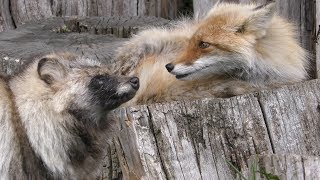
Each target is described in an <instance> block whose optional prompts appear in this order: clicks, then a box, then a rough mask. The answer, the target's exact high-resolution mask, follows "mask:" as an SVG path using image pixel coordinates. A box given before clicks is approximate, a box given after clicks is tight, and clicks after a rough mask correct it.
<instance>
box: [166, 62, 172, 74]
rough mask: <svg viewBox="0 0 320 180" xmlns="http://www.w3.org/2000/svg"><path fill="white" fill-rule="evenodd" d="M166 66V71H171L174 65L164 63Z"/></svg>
mask: <svg viewBox="0 0 320 180" xmlns="http://www.w3.org/2000/svg"><path fill="white" fill-rule="evenodd" d="M166 68H167V70H168V72H171V71H172V70H173V68H174V65H173V64H171V63H169V64H167V65H166Z"/></svg>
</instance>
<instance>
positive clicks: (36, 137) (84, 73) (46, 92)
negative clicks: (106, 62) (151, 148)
mask: <svg viewBox="0 0 320 180" xmlns="http://www.w3.org/2000/svg"><path fill="white" fill-rule="evenodd" d="M137 88H138V79H137V78H129V77H120V76H113V75H112V74H110V71H109V70H108V69H107V68H106V67H105V66H103V65H101V64H100V63H99V62H97V61H93V60H90V59H87V58H83V57H77V56H74V55H72V54H67V53H55V54H50V55H47V56H45V57H43V58H40V59H36V60H35V61H34V62H32V63H31V64H30V65H28V66H27V67H26V68H25V69H24V70H23V71H22V72H21V73H20V74H17V75H16V76H13V77H10V78H0V179H35V180H37V179H39V180H40V179H95V178H96V177H97V173H98V170H99V167H100V165H101V163H102V160H103V157H104V155H105V152H104V150H105V149H106V145H107V142H108V141H109V140H110V139H112V137H113V134H114V131H113V130H114V129H113V124H114V122H115V120H114V118H113V117H112V115H111V114H110V113H109V112H110V111H111V110H112V109H114V108H116V107H118V106H119V105H121V104H122V103H124V102H126V101H128V100H129V99H131V98H132V97H133V96H134V94H135V92H136V90H137Z"/></svg>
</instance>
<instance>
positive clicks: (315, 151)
mask: <svg viewBox="0 0 320 180" xmlns="http://www.w3.org/2000/svg"><path fill="white" fill-rule="evenodd" d="M319 92H320V80H313V81H309V82H305V83H301V84H297V85H290V86H286V87H282V88H279V89H275V90H270V91H262V92H258V93H256V94H248V95H243V96H238V97H233V98H228V99H202V100H197V101H190V102H189V101H181V102H172V103H166V104H154V105H144V106H137V107H130V108H126V109H121V110H119V111H120V112H118V115H119V121H120V124H121V125H120V126H119V127H120V135H119V136H118V141H119V142H120V143H119V144H120V145H121V146H118V147H117V150H119V151H123V152H124V153H122V154H120V158H119V160H120V164H123V165H124V166H123V167H122V170H125V172H126V173H123V174H124V178H125V179H126V178H129V177H130V178H132V177H135V178H136V179H141V178H146V179H154V178H156V179H212V178H214V179H234V178H239V175H238V174H237V173H235V171H234V170H233V168H231V167H230V165H229V163H231V164H232V165H233V166H235V167H236V168H237V169H239V170H241V171H242V173H243V174H244V175H245V176H250V164H251V163H252V162H251V161H250V160H249V159H250V157H251V156H253V155H256V154H258V155H264V154H274V153H276V154H277V155H281V154H297V155H304V156H306V158H309V159H310V168H311V167H317V166H316V165H317V164H314V163H318V160H317V158H316V159H314V158H313V157H312V156H319V153H320V152H319V149H320V148H319V146H320V142H319V139H320V129H319V128H320V121H318V120H319V115H320V114H319V112H320V111H319V103H318V102H320V94H319ZM309 156H310V157H309ZM300 160H301V159H300ZM291 161H292V160H290V162H291ZM227 162H229V163H227ZM288 163H289V161H288ZM279 166H280V165H279ZM288 167H289V166H288ZM275 168H277V167H275ZM278 171H279V172H280V171H281V172H282V171H283V170H282V169H280V167H279V168H278V169H276V170H275V172H278ZM288 171H289V170H288ZM302 175H303V174H297V176H302Z"/></svg>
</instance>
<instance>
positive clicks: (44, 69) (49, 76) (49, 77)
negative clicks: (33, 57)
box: [37, 57, 66, 85]
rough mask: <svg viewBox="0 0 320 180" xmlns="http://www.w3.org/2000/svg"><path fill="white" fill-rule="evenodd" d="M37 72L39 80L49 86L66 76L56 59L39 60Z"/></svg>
mask: <svg viewBox="0 0 320 180" xmlns="http://www.w3.org/2000/svg"><path fill="white" fill-rule="evenodd" d="M37 70H38V74H39V77H40V79H41V80H43V81H44V82H45V83H47V84H49V85H51V84H52V83H54V82H55V81H57V80H61V79H63V77H64V76H65V74H66V71H65V68H64V66H63V65H62V64H61V63H60V62H59V60H58V59H53V58H46V57H45V58H42V59H40V61H39V62H38V69H37Z"/></svg>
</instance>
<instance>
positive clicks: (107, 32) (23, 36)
mask: <svg viewBox="0 0 320 180" xmlns="http://www.w3.org/2000/svg"><path fill="white" fill-rule="evenodd" d="M166 23H168V21H167V20H164V19H161V18H155V17H130V18H129V17H127V18H110V17H109V18H108V17H92V18H87V17H83V18H80V17H79V18H77V17H69V18H50V19H48V20H46V21H36V22H30V23H27V24H25V25H21V26H19V27H18V28H17V29H16V30H12V31H6V32H2V33H0V64H1V66H0V72H1V73H4V74H13V73H14V72H17V71H19V69H20V67H21V66H22V65H24V64H27V63H28V62H30V61H31V60H32V59H34V58H36V57H40V56H42V55H44V54H47V53H52V52H58V51H68V52H73V53H75V54H78V55H84V56H86V57H89V58H92V59H96V60H100V61H101V62H105V63H111V62H112V57H113V53H114V50H115V49H116V48H117V47H118V46H120V44H121V43H122V42H123V41H124V39H123V37H128V36H130V35H131V34H132V33H135V32H137V31H138V30H139V29H141V28H144V27H146V26H150V25H165V24H166Z"/></svg>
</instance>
